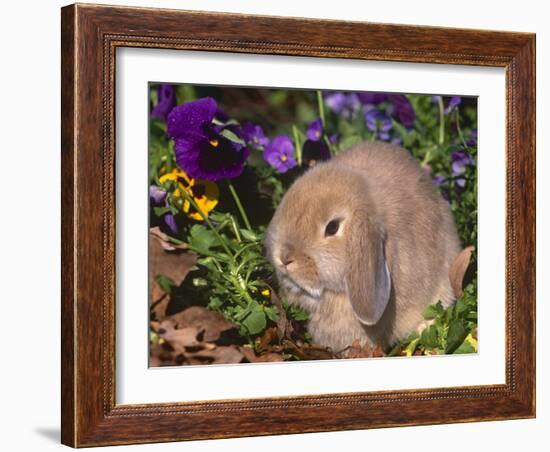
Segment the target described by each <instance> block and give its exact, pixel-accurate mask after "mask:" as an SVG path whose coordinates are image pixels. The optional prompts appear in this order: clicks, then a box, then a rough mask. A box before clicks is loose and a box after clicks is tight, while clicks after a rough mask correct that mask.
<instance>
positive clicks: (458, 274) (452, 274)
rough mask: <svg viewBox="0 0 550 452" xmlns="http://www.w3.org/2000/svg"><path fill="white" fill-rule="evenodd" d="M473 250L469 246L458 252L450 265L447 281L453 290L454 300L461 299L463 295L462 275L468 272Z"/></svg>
mask: <svg viewBox="0 0 550 452" xmlns="http://www.w3.org/2000/svg"><path fill="white" fill-rule="evenodd" d="M474 249H475V248H474V247H473V246H471V245H470V246H467V247H466V248H464V249H463V250H462V251H461V252H460V254H459V255H458V256H457V257H456V258H455V260H454V262H453V263H452V264H451V268H450V270H449V279H450V280H451V287H452V288H453V292H454V294H455V297H456V298H459V297H461V296H462V294H463V293H464V290H463V282H464V275H465V274H466V270H468V265H470V258H471V256H472V253H473V252H474Z"/></svg>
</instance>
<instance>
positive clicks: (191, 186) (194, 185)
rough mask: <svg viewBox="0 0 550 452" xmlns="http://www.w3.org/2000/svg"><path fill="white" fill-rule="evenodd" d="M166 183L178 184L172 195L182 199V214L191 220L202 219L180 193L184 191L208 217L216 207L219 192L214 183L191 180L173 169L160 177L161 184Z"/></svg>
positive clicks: (180, 171)
mask: <svg viewBox="0 0 550 452" xmlns="http://www.w3.org/2000/svg"><path fill="white" fill-rule="evenodd" d="M167 181H175V182H177V183H178V187H179V188H178V189H176V190H175V191H174V193H173V194H172V195H173V196H175V197H177V198H182V201H183V203H182V210H183V212H184V213H185V214H186V215H187V216H188V217H189V218H192V219H193V220H197V221H202V220H203V218H202V216H201V214H200V213H199V212H196V211H195V210H194V209H193V206H192V205H191V203H190V202H189V200H188V199H187V198H186V197H184V196H182V193H181V191H183V190H185V191H186V192H187V193H188V194H189V195H190V196H191V197H192V198H193V200H194V201H195V202H196V203H197V205H198V206H199V207H200V209H201V210H202V211H203V212H204V213H205V214H206V215H208V213H209V212H210V211H211V210H212V209H213V208H214V207H216V205H217V204H218V200H219V199H220V190H219V188H218V185H217V184H216V183H215V182H212V181H209V180H200V179H191V178H190V177H189V176H188V175H187V174H185V172H184V171H183V170H181V169H180V168H175V169H173V170H172V171H171V172H169V173H167V174H165V175H163V176H161V177H160V179H159V182H160V183H161V184H163V183H165V182H167Z"/></svg>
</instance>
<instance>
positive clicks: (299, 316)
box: [290, 307, 309, 322]
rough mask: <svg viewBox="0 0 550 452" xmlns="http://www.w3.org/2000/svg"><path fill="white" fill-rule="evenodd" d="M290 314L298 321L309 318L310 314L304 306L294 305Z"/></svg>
mask: <svg viewBox="0 0 550 452" xmlns="http://www.w3.org/2000/svg"><path fill="white" fill-rule="evenodd" d="M290 316H291V317H292V318H293V319H294V320H297V321H298V322H303V321H305V320H308V319H309V315H308V314H307V312H306V311H304V310H303V309H302V308H298V307H293V308H292V310H291V311H290Z"/></svg>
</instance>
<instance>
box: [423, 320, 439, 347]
mask: <svg viewBox="0 0 550 452" xmlns="http://www.w3.org/2000/svg"><path fill="white" fill-rule="evenodd" d="M420 343H421V344H422V345H423V346H424V347H425V348H436V347H437V346H438V345H439V341H438V337H437V327H436V326H435V325H430V326H429V327H428V328H426V329H424V331H422V334H421V335H420Z"/></svg>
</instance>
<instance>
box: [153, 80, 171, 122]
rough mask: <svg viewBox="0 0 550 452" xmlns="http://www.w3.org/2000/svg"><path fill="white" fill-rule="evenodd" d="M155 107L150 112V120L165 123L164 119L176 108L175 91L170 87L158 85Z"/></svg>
mask: <svg viewBox="0 0 550 452" xmlns="http://www.w3.org/2000/svg"><path fill="white" fill-rule="evenodd" d="M157 99H158V100H157V105H155V107H154V108H153V110H152V111H151V117H152V118H158V119H161V120H162V121H166V117H167V116H168V114H169V113H170V112H171V111H172V109H173V108H174V107H175V106H176V90H175V88H174V87H173V86H172V85H159V86H158V87H157Z"/></svg>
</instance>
